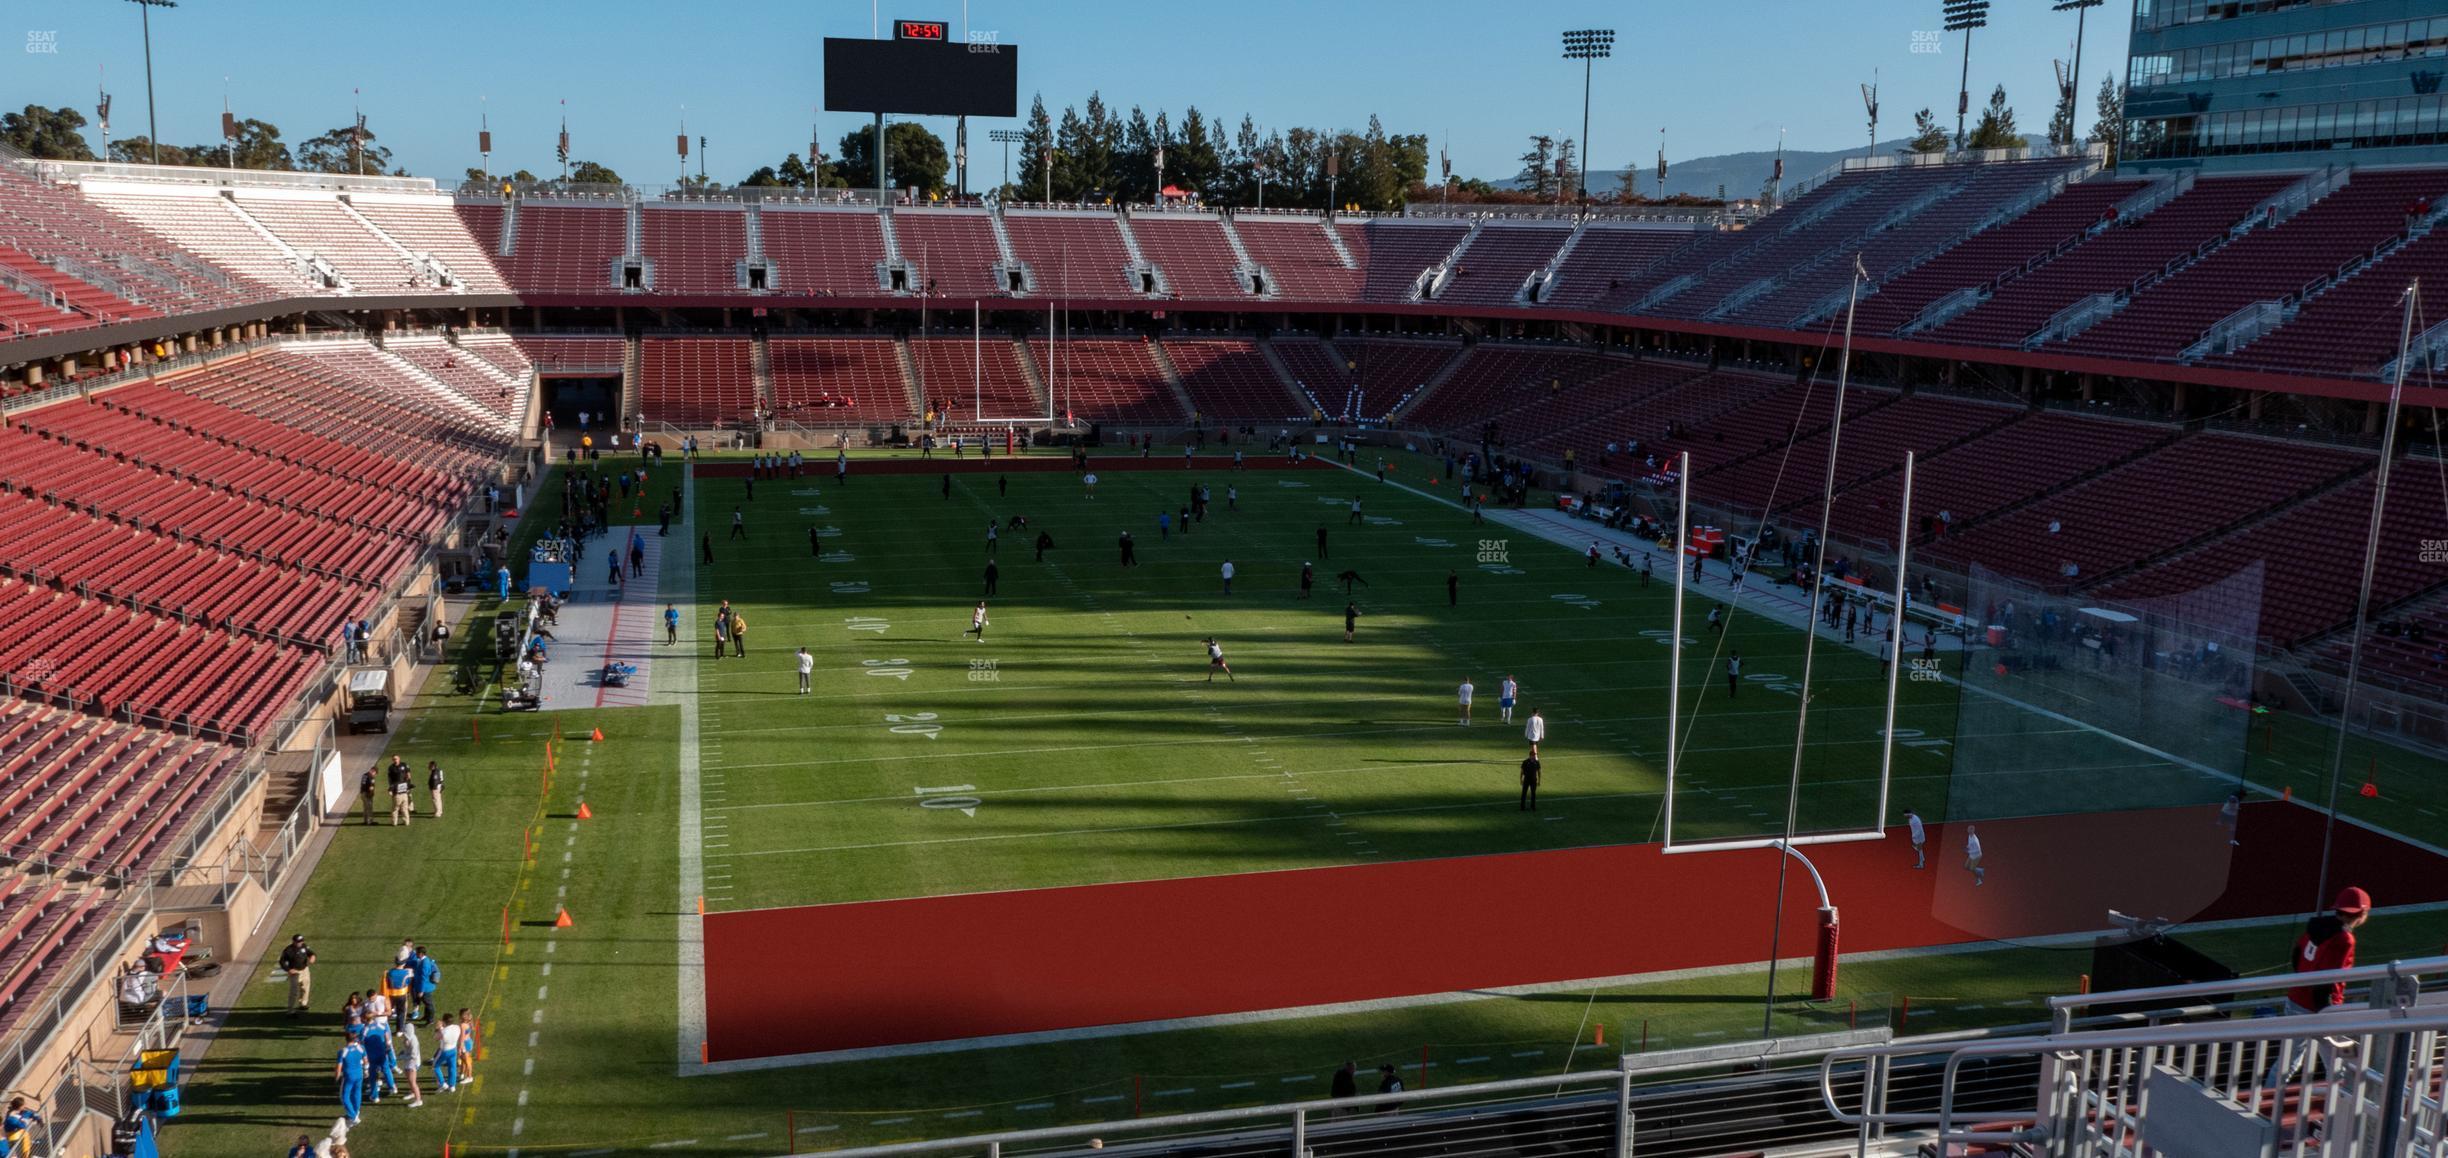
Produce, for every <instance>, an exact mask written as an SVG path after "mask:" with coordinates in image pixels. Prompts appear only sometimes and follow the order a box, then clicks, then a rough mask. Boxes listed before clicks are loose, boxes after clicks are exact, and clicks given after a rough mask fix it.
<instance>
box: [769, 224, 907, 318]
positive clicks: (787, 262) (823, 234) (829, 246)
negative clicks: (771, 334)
mask: <svg viewBox="0 0 2448 1158" xmlns="http://www.w3.org/2000/svg"><path fill="white" fill-rule="evenodd" d="M912 216H915V215H914V214H913V215H912ZM758 219H759V221H760V222H761V228H762V230H763V234H764V252H765V259H766V260H767V261H769V262H772V263H773V274H772V281H771V282H770V283H769V284H770V285H771V286H772V287H773V288H774V289H775V290H777V291H779V292H781V293H786V294H817V295H827V296H829V295H835V294H861V295H870V294H875V293H879V292H882V287H883V282H882V279H881V277H880V276H879V274H878V273H877V269H878V267H880V266H882V265H883V263H884V227H883V226H882V225H880V224H878V218H877V215H876V211H875V210H873V209H807V208H800V207H797V206H787V205H767V206H765V207H764V208H763V209H762V210H760V211H759V213H758ZM909 219H910V218H909V217H904V218H902V220H903V221H905V222H906V221H908V220H909Z"/></svg>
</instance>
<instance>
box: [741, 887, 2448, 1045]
mask: <svg viewBox="0 0 2448 1158" xmlns="http://www.w3.org/2000/svg"><path fill="white" fill-rule="evenodd" d="M1287 871H1290V870H1287ZM2372 911H2373V913H2374V914H2375V915H2378V914H2393V915H2400V916H2405V915H2413V914H2417V913H2436V912H2448V901H2433V902H2427V903H2424V904H2419V905H2397V906H2375V907H2374V908H2373V910H2372ZM2300 919H2301V916H2300V915H2298V914H2288V915H2282V916H2274V917H2239V918H2235V919H2232V920H2225V921H2202V922H2199V923H2196V924H2188V925H2186V926H2185V929H2186V931H2188V932H2196V933H2210V932H2222V931H2226V930H2231V929H2257V928H2266V927H2269V926H2272V925H2293V924H2295V923H2296V922H2297V921H2299V920H2300ZM2115 932H2116V930H2113V929H2092V930H2086V931H2083V932H2077V933H2062V934H2057V935H2054V936H2048V937H2026V938H2019V939H2017V940H2016V941H2015V942H2014V943H2013V945H2012V946H2010V947H2012V948H2021V949H2063V948H2088V947H2089V946H2090V944H2091V942H2092V941H2093V940H2095V939H2097V938H2099V937H2102V936H2108V935H2111V934H2113V933H2115ZM2001 947H2002V946H2000V945H1999V944H1998V943H1997V942H1994V941H1965V942H1960V943H1958V944H1953V945H1926V946H1921V947H1918V948H1912V949H1876V950H1871V951H1869V952H1865V953H1852V954H1847V955H1846V956H1847V959H1848V960H1851V961H1855V962H1871V961H1909V960H1914V959H1917V958H1922V957H1954V956H1962V955H1964V954H1967V953H1986V952H1993V951H1996V950H1998V949H2000V948H2001ZM1777 965H1778V967H1779V968H1785V969H1804V968H1808V967H1809V965H1810V958H1808V957H1792V958H1786V959H1782V960H1780V961H1778V962H1777ZM1767 968H1768V963H1767V962H1765V961H1748V962H1743V963H1740V964H1734V965H1704V966H1699V967H1697V968H1692V969H1668V970H1662V971H1660V972H1656V973H1626V974H1619V975H1617V976H1613V977H1585V978H1579V979H1576V980H1571V981H1547V982H1538V983H1535V984H1530V985H1508V986H1502V987H1498V988H1490V989H1467V990H1457V991H1454V992H1450V993H1429V994H1420V995H1415V996H1410V997H1380V998H1372V999H1370V1000H1366V1001H1344V1002H1336V1003H1333V1004H1328V1005H1298V1006H1289V1007H1286V1008H1283V1009H1262V1010H1253V1011H1250V1012H1246V1013H1219V1014H1209V1015H1205V1016H1200V1017H1177V1018H1169V1019H1166V1020H1162V1021H1134V1022H1122V1023H1118V1024H1114V1025H1090V1026H1081V1027H1079V1028H1077V1029H1052V1030H1039V1031H1034V1032H1030V1033H1006V1034H996V1035H993V1036H989V1037H971V1038H960V1039H956V1040H951V1041H926V1042H913V1043H910V1044H907V1045H886V1046H865V1047H861V1048H858V1049H840V1050H828V1051H819V1052H812V1053H799V1054H784V1055H780V1056H776V1057H761V1058H742V1059H740V1060H737V1061H725V1062H715V1063H714V1064H713V1065H710V1066H702V1067H699V1069H698V1072H702V1073H749V1072H753V1071H757V1070H778V1069H795V1068H798V1067H800V1066H815V1065H833V1064H836V1063H840V1062H855V1061H875V1060H878V1059H882V1058H908V1057H924V1056H931V1055H934V1054H945V1053H965V1052H968V1051H971V1050H981V1049H1002V1048H1005V1047H1008V1046H1019V1045H1044V1044H1048V1043H1057V1042H1066V1043H1067V1042H1080V1041H1094V1040H1098V1039H1101V1038H1108V1037H1129V1036H1136V1035H1140V1034H1150V1033H1170V1032H1173V1031H1176V1030H1185V1029H1214V1028H1217V1027H1219V1026H1227V1025H1251V1024H1256V1023H1261V1022H1270V1021H1287V1020H1291V1019H1294V1018H1304V1017H1333V1016H1341V1015H1345V1014H1353V1013H1382V1012H1384V1011H1386V1010H1392V1009H1414V1008H1419V1007H1423V1006H1435V1005H1455V1004H1460V1003H1462V1002H1466V1001H1483V1000H1486V999H1488V998H1494V997H1531V996H1538V995H1543V994H1550V993H1575V992H1585V991H1588V990H1593V989H1621V988H1626V987H1630V986H1635V985H1671V984H1675V983H1677V982H1683V981H1692V980H1697V979H1701V978H1709V977H1726V976H1736V975H1741V974H1746V973H1757V972H1762V971H1764V970H1766V969H1767ZM1925 1012H1931V1011H1927V1010H1919V1009H1916V1010H1914V1011H1913V1013H1914V1015H1915V1016H1919V1015H1921V1014H1923V1013H1925ZM1456 1064H1462V1063H1456ZM1316 1078H1317V1075H1315V1074H1303V1075H1300V1076H1298V1077H1289V1078H1284V1079H1282V1080H1283V1081H1284V1082H1286V1083H1290V1082H1304V1081H1314V1080H1316Z"/></svg>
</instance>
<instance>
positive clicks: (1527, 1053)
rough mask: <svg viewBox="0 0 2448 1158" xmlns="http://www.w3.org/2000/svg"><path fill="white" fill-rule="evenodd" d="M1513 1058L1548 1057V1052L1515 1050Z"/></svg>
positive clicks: (1541, 1050)
mask: <svg viewBox="0 0 2448 1158" xmlns="http://www.w3.org/2000/svg"><path fill="white" fill-rule="evenodd" d="M1513 1056H1514V1057H1546V1056H1547V1051H1546V1050H1543V1049H1517V1050H1514V1051H1513Z"/></svg>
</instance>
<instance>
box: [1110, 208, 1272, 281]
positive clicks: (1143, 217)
mask: <svg viewBox="0 0 2448 1158" xmlns="http://www.w3.org/2000/svg"><path fill="white" fill-rule="evenodd" d="M1130 228H1131V235H1132V236H1134V237H1136V238H1137V239H1138V241H1139V252H1140V254H1141V255H1143V256H1145V257H1146V258H1147V259H1148V260H1149V261H1150V262H1153V263H1155V266H1156V268H1157V269H1159V270H1162V271H1163V272H1164V280H1165V288H1166V289H1168V290H1170V291H1172V294H1173V296H1174V297H1177V298H1191V299H1195V300H1198V301H1210V302H1229V301H1237V300H1239V299H1242V298H1246V297H1248V296H1249V291H1247V290H1244V289H1242V288H1241V280H1240V279H1239V278H1238V277H1235V276H1234V274H1233V269H1234V267H1235V266H1237V265H1239V264H1240V259H1239V258H1236V257H1234V256H1233V251H1232V242H1231V241H1230V240H1229V239H1227V238H1226V237H1225V236H1224V226H1223V225H1222V224H1221V223H1220V222H1219V221H1218V220H1217V219H1216V218H1215V217H1213V216H1211V215H1209V214H1205V213H1143V214H1139V215H1137V216H1134V217H1132V218H1131V223H1130Z"/></svg>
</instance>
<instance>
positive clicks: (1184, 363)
mask: <svg viewBox="0 0 2448 1158" xmlns="http://www.w3.org/2000/svg"><path fill="white" fill-rule="evenodd" d="M1164 347H1165V355H1166V356H1167V357H1169V358H1171V359H1172V360H1173V369H1174V370H1176V371H1178V372H1179V373H1180V374H1181V383H1182V390H1183V392H1185V393H1187V394H1189V395H1190V405H1191V406H1193V407H1195V408H1197V410H1198V413H1199V416H1200V417H1201V418H1203V419H1226V420H1242V419H1255V420H1260V421H1265V422H1280V421H1284V420H1287V419H1293V418H1306V417H1308V411H1309V405H1308V403H1306V402H1300V401H1296V400H1295V399H1294V398H1293V396H1292V393H1291V391H1289V390H1286V389H1284V385H1283V382H1282V380H1281V379H1279V378H1277V377H1276V375H1275V367H1273V366H1271V365H1268V364H1267V360H1266V355H1265V354H1263V353H1261V352H1260V351H1259V349H1258V347H1257V345H1256V344H1255V343H1252V342H1248V341H1238V340H1234V341H1221V340H1218V341H1202V340H1196V339H1170V340H1167V341H1166V342H1165V344H1164Z"/></svg>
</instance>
